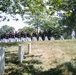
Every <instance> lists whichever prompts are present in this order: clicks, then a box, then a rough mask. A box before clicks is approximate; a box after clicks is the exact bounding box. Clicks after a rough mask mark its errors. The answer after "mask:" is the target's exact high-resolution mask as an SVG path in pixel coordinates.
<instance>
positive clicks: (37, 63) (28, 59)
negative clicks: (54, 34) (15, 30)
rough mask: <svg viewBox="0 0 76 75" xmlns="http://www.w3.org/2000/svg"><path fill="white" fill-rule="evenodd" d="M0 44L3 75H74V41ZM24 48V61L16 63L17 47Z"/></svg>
mask: <svg viewBox="0 0 76 75" xmlns="http://www.w3.org/2000/svg"><path fill="white" fill-rule="evenodd" d="M30 43H31V54H28V43H27V42H22V43H2V44H0V45H1V46H4V47H5V75H76V40H54V41H37V42H34V41H33V42H30ZM19 44H23V46H24V52H25V54H24V60H23V62H22V63H20V62H18V46H19Z"/></svg>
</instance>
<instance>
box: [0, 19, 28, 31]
mask: <svg viewBox="0 0 76 75" xmlns="http://www.w3.org/2000/svg"><path fill="white" fill-rule="evenodd" d="M4 25H8V26H12V27H14V28H15V30H16V31H17V30H18V29H20V28H23V27H24V26H28V25H27V24H25V23H23V21H22V20H20V21H13V20H11V21H9V22H7V21H2V22H0V28H1V27H2V26H4Z"/></svg>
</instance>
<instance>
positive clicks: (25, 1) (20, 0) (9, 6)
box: [0, 0, 45, 21]
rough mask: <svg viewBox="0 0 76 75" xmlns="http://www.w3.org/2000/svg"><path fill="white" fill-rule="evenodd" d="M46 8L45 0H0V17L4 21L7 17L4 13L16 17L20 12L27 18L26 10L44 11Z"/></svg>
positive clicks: (33, 11)
mask: <svg viewBox="0 0 76 75" xmlns="http://www.w3.org/2000/svg"><path fill="white" fill-rule="evenodd" d="M44 8H45V5H44V0H0V18H1V19H3V21H4V20H5V19H6V18H7V17H6V16H2V15H1V14H2V13H6V14H7V15H8V14H10V15H11V16H12V17H13V18H15V15H16V14H20V15H21V17H22V18H25V16H24V15H25V13H26V12H29V11H30V12H32V14H34V13H35V12H40V11H43V10H44Z"/></svg>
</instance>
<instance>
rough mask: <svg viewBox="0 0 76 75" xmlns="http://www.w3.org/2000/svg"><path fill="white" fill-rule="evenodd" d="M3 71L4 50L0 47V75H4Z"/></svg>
mask: <svg viewBox="0 0 76 75" xmlns="http://www.w3.org/2000/svg"><path fill="white" fill-rule="evenodd" d="M4 69H5V49H4V47H0V75H4Z"/></svg>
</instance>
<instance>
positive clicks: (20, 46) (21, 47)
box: [18, 44, 24, 62]
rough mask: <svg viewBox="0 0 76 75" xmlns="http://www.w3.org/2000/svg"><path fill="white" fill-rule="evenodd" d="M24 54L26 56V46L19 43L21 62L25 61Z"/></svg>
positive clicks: (19, 58)
mask: <svg viewBox="0 0 76 75" xmlns="http://www.w3.org/2000/svg"><path fill="white" fill-rule="evenodd" d="M23 56H24V46H23V45H22V44H20V45H19V50H18V60H19V61H20V62H22V61H23Z"/></svg>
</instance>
